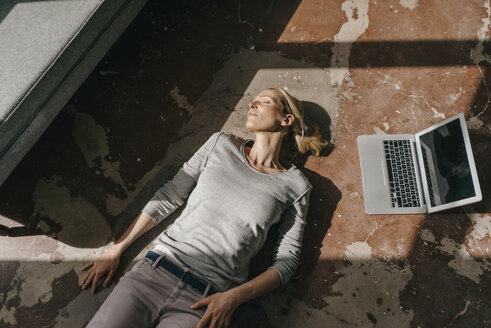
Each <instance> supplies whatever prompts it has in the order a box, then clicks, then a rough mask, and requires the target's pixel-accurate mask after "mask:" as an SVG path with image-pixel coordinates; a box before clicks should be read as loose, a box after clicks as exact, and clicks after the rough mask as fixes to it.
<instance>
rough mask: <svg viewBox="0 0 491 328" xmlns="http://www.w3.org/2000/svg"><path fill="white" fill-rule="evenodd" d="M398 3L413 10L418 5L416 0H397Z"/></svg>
mask: <svg viewBox="0 0 491 328" xmlns="http://www.w3.org/2000/svg"><path fill="white" fill-rule="evenodd" d="M399 4H400V5H401V6H403V7H405V8H407V9H411V10H414V8H416V6H417V5H418V0H399Z"/></svg>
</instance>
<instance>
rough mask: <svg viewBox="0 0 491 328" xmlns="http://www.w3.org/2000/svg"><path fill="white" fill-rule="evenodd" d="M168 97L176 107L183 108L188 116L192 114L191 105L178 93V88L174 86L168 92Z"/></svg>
mask: <svg viewBox="0 0 491 328" xmlns="http://www.w3.org/2000/svg"><path fill="white" fill-rule="evenodd" d="M169 94H170V96H171V97H172V99H174V101H175V102H176V103H177V106H179V107H180V108H184V109H185V110H186V111H187V112H188V114H190V115H191V114H193V110H194V107H193V105H191V104H190V103H189V101H188V99H187V98H186V97H184V96H183V95H181V94H180V93H179V88H178V87H177V86H176V87H174V89H172V90H171V91H170V93H169Z"/></svg>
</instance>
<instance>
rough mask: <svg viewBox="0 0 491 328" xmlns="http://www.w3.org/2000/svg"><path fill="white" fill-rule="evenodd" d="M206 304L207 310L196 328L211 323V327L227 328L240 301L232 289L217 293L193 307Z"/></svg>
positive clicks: (201, 327) (192, 307)
mask: <svg viewBox="0 0 491 328" xmlns="http://www.w3.org/2000/svg"><path fill="white" fill-rule="evenodd" d="M203 306H206V307H207V308H206V312H205V314H204V315H203V317H202V318H201V320H200V321H199V322H198V324H197V325H196V328H203V327H205V326H206V324H209V328H226V327H228V325H229V323H230V318H231V317H232V314H233V313H234V311H235V309H237V307H238V306H239V302H238V301H237V298H236V297H235V296H234V294H233V293H232V292H230V291H227V292H224V293H216V294H213V295H211V296H208V297H206V298H203V299H202V300H199V301H198V302H196V303H194V304H193V305H191V309H198V308H200V307H203Z"/></svg>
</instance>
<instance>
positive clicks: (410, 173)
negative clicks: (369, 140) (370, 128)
mask: <svg viewBox="0 0 491 328" xmlns="http://www.w3.org/2000/svg"><path fill="white" fill-rule="evenodd" d="M384 152H385V160H386V161H387V171H388V173H389V188H390V199H391V204H392V207H420V206H421V203H420V200H419V195H418V187H417V184H416V173H415V172H414V163H413V155H412V150H411V141H410V140H384Z"/></svg>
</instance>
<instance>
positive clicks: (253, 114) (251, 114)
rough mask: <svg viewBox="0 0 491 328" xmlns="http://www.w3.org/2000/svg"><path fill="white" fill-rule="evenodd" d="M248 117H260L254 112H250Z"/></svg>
mask: <svg viewBox="0 0 491 328" xmlns="http://www.w3.org/2000/svg"><path fill="white" fill-rule="evenodd" d="M247 115H248V116H258V115H257V114H256V113H254V112H249V113H248V114H247Z"/></svg>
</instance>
